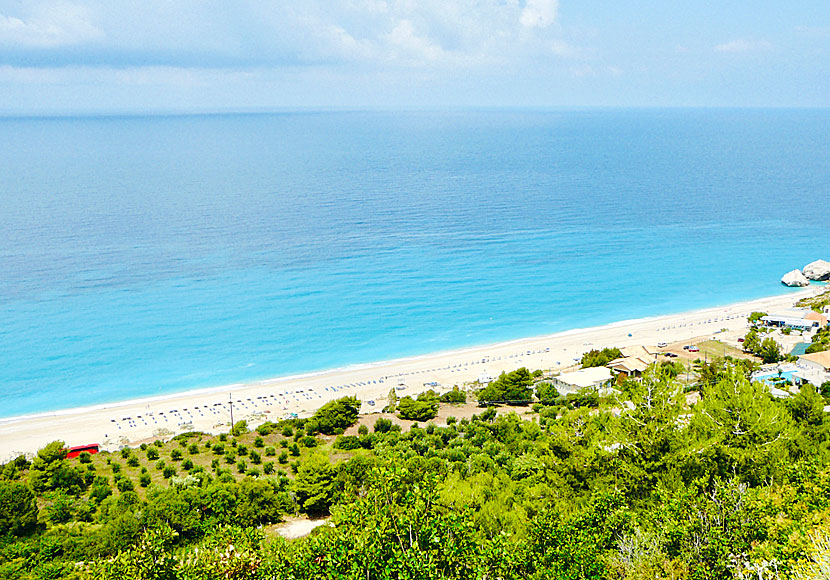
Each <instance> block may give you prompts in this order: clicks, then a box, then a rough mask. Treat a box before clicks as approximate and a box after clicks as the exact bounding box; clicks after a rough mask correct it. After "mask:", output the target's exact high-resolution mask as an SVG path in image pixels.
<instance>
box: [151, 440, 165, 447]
mask: <svg viewBox="0 0 830 580" xmlns="http://www.w3.org/2000/svg"><path fill="white" fill-rule="evenodd" d="M153 445H155V446H156V447H164V442H163V441H162V440H161V439H156V440H155V441H153Z"/></svg>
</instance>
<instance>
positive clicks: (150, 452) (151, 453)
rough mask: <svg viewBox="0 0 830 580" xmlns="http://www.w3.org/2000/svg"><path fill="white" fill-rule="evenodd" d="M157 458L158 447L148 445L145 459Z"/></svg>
mask: <svg viewBox="0 0 830 580" xmlns="http://www.w3.org/2000/svg"><path fill="white" fill-rule="evenodd" d="M158 458H159V450H158V447H148V448H147V459H149V460H150V461H155V460H156V459H158Z"/></svg>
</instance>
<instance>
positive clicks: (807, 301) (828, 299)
mask: <svg viewBox="0 0 830 580" xmlns="http://www.w3.org/2000/svg"><path fill="white" fill-rule="evenodd" d="M795 305H796V306H798V307H799V308H812V309H813V310H815V311H816V312H821V311H822V310H823V309H824V308H825V307H826V306H830V288H828V289H827V290H825V291H824V292H822V293H821V294H818V295H816V296H809V297H807V298H802V299H801V300H799V301H798V302H796V303H795Z"/></svg>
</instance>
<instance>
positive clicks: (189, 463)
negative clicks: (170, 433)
mask: <svg viewBox="0 0 830 580" xmlns="http://www.w3.org/2000/svg"><path fill="white" fill-rule="evenodd" d="M182 469H184V470H185V471H190V470H191V469H193V461H191V460H190V459H185V460H184V461H182Z"/></svg>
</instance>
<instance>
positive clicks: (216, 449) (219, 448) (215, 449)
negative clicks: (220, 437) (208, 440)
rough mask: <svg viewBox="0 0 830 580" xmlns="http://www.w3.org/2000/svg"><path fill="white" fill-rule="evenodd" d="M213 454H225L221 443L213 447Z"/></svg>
mask: <svg viewBox="0 0 830 580" xmlns="http://www.w3.org/2000/svg"><path fill="white" fill-rule="evenodd" d="M213 454H214V455H224V454H225V446H224V445H222V444H221V443H217V444H216V445H214V446H213Z"/></svg>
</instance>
